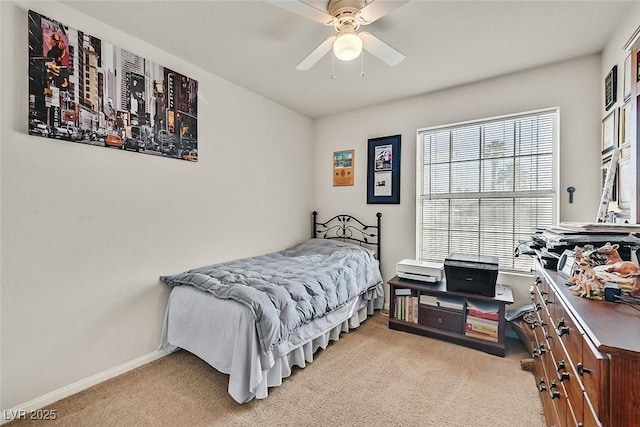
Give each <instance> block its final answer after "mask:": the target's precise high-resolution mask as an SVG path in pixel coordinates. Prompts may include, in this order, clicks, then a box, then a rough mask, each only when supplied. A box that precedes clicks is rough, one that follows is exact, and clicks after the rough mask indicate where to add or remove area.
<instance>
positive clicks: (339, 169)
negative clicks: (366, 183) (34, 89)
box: [333, 150, 354, 187]
mask: <svg viewBox="0 0 640 427" xmlns="http://www.w3.org/2000/svg"><path fill="white" fill-rule="evenodd" d="M353 157H354V150H344V151H334V152H333V186H334V187H343V186H349V185H353V161H354V158H353Z"/></svg>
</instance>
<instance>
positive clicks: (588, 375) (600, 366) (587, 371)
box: [576, 339, 609, 420]
mask: <svg viewBox="0 0 640 427" xmlns="http://www.w3.org/2000/svg"><path fill="white" fill-rule="evenodd" d="M576 371H577V373H578V375H580V378H581V380H582V384H583V385H584V389H585V393H586V396H587V399H588V400H589V401H590V402H589V403H590V404H591V405H592V406H593V411H594V412H595V414H596V417H597V418H599V419H601V420H605V419H607V418H608V414H607V410H606V405H605V394H606V393H607V390H608V389H609V386H608V377H607V375H606V372H608V371H609V358H608V357H607V356H605V355H604V354H602V353H600V352H599V351H598V350H596V349H595V347H594V346H593V344H592V343H591V341H589V340H586V339H585V340H584V342H583V344H582V361H580V362H579V363H578V365H577V366H576ZM585 418H586V405H585Z"/></svg>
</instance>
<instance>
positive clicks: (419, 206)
mask: <svg viewBox="0 0 640 427" xmlns="http://www.w3.org/2000/svg"><path fill="white" fill-rule="evenodd" d="M543 115H552V116H553V117H554V121H555V123H554V128H553V130H552V132H553V135H552V142H551V150H552V151H551V168H552V170H551V189H550V190H548V191H542V190H533V191H525V192H517V191H515V190H514V191H509V192H506V193H508V196H507V195H505V194H506V193H505V192H497V193H496V192H483V191H482V188H481V187H480V188H479V191H478V192H474V193H471V192H469V193H465V194H463V195H462V197H459V198H456V197H451V195H452V194H455V193H452V192H447V193H443V194H444V195H438V196H435V197H433V200H436V199H440V200H462V199H465V198H466V199H478V200H482V199H483V198H484V199H491V198H493V197H492V196H494V197H495V196H496V194H497V195H504V198H511V199H513V198H517V196H518V195H519V194H526V195H530V196H531V197H539V196H545V197H551V199H552V207H551V216H552V218H551V225H556V224H557V223H558V218H559V217H560V215H559V212H560V200H559V197H560V192H559V185H560V184H559V181H560V180H559V172H560V168H559V165H560V150H559V141H560V107H549V108H543V109H539V110H531V111H525V112H520V113H514V114H505V115H501V116H494V117H488V118H481V119H475V120H468V121H464V122H455V123H448V124H444V125H437V126H428V127H423V128H420V129H417V131H416V229H415V233H416V247H415V250H416V259H418V260H420V259H423V257H422V252H423V251H422V249H423V242H422V237H423V233H422V224H423V212H422V211H423V198H424V195H423V194H422V192H423V189H424V150H423V149H424V144H423V142H422V137H423V135H424V134H425V133H429V132H437V131H443V130H448V131H449V132H452V131H453V130H454V129H456V128H463V127H465V126H479V127H480V128H481V131H482V132H484V130H483V129H484V126H486V125H489V124H491V123H496V122H501V121H503V122H506V121H514V120H519V119H525V118H528V117H535V116H538V117H539V116H543ZM480 144H482V138H480ZM451 149H452V148H451V147H449V150H450V152H451ZM519 157H520V156H516V155H515V153H514V154H513V155H512V156H511V157H508V158H511V159H517V158H519ZM478 159H480V161H481V160H482V156H479V157H478ZM451 160H452V159H451V158H449V161H448V162H447V164H449V165H451V164H452V163H454V162H452V161H451ZM481 176H482V173H480V177H481ZM450 190H451V188H450V187H449V191H450ZM458 194H461V193H458ZM514 216H515V215H514ZM449 218H451V216H450V214H449ZM479 221H480V223H479V227H481V226H482V221H481V220H479ZM451 232H452V229H451V227H450V226H449V227H448V229H447V235H448V236H451ZM513 250H515V248H512V251H513ZM488 255H490V254H488ZM430 261H433V259H430ZM439 261H440V262H442V261H444V260H439ZM500 271H503V272H514V273H525V272H524V271H522V270H519V269H516V268H515V266H514V268H505V267H504V266H502V265H501V266H500Z"/></svg>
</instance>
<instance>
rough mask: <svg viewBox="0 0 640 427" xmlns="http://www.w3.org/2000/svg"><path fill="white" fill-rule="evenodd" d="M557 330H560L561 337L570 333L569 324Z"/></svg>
mask: <svg viewBox="0 0 640 427" xmlns="http://www.w3.org/2000/svg"><path fill="white" fill-rule="evenodd" d="M557 332H558V336H559V337H561V336H563V335H565V334H568V333H569V327H568V326H563V327H561V328H559V329H558V331H557Z"/></svg>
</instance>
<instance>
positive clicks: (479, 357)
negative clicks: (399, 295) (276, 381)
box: [7, 314, 545, 427]
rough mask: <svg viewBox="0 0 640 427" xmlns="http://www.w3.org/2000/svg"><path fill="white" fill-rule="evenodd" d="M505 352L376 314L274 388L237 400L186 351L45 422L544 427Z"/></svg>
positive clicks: (65, 405)
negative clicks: (408, 327) (394, 323)
mask: <svg viewBox="0 0 640 427" xmlns="http://www.w3.org/2000/svg"><path fill="white" fill-rule="evenodd" d="M507 350H508V353H507V357H505V358H501V357H496V356H491V355H489V354H485V353H482V352H480V351H477V350H472V349H468V348H465V347H461V346H458V345H454V344H450V343H446V342H443V341H438V340H434V339H430V338H425V337H421V336H417V335H412V334H408V333H404V332H398V331H393V330H390V329H389V328H388V326H387V318H386V317H385V316H382V315H380V314H376V315H375V316H373V317H371V318H369V319H368V320H367V321H366V322H365V323H364V324H363V325H361V326H360V327H359V328H358V329H356V330H354V331H351V332H350V333H348V334H343V335H342V338H341V339H340V340H339V341H338V342H335V343H332V344H331V345H329V346H328V347H327V349H325V350H321V351H319V352H318V353H316V356H315V360H314V362H313V363H311V364H308V365H307V368H305V369H297V368H296V369H294V372H293V374H292V376H291V377H289V378H288V379H285V380H284V382H283V385H282V386H280V387H276V388H272V389H270V392H269V397H267V398H266V399H264V400H253V401H251V402H250V403H248V404H244V405H239V404H237V403H235V401H233V399H231V397H230V396H229V395H228V394H227V381H228V377H227V376H226V375H223V374H221V373H219V372H217V371H216V370H215V369H213V368H212V367H210V366H209V365H207V364H206V363H205V362H203V361H201V360H200V359H198V358H197V357H195V356H193V355H192V354H190V353H188V352H186V351H178V352H175V353H173V354H171V355H169V356H166V357H164V358H162V359H160V360H157V361H155V362H152V363H149V364H147V365H145V366H142V367H140V368H137V369H135V370H133V371H130V372H128V373H126V374H124V375H121V376H119V377H117V378H114V379H112V380H109V381H107V382H104V383H102V384H99V385H96V386H94V387H92V388H90V389H88V390H85V391H83V392H81V393H78V394H76V395H73V396H70V397H68V398H66V399H63V400H60V401H58V402H56V403H54V404H52V405H51V406H49V407H48V409H52V410H55V411H56V415H57V419H56V420H54V421H38V422H34V421H32V422H30V421H13V422H11V423H9V424H7V425H10V426H15V427H21V426H28V425H39V426H47V427H49V426H50V427H54V426H74V427H75V426H103V427H110V426H412V427H416V426H438V427H441V426H465V427H466V426H473V427H482V426H487V427H489V426H491V427H499V426H505V427H513V426H516V425H517V426H519V427H542V426H544V425H545V422H544V418H543V416H542V405H541V403H540V397H539V396H538V391H537V389H536V386H535V381H534V377H533V375H532V374H531V373H530V372H527V371H523V370H522V369H521V368H520V359H523V358H527V357H528V354H527V353H526V350H525V349H524V347H523V346H522V345H521V344H520V342H519V341H517V340H514V339H509V340H508V346H507Z"/></svg>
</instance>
